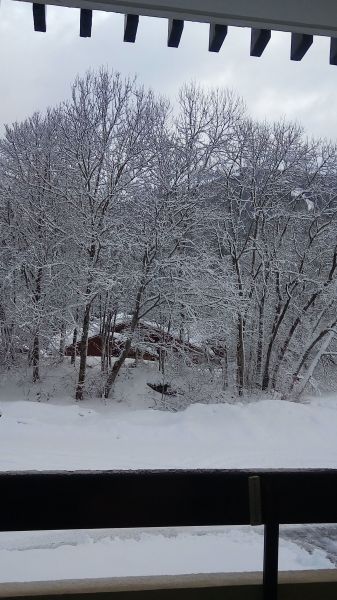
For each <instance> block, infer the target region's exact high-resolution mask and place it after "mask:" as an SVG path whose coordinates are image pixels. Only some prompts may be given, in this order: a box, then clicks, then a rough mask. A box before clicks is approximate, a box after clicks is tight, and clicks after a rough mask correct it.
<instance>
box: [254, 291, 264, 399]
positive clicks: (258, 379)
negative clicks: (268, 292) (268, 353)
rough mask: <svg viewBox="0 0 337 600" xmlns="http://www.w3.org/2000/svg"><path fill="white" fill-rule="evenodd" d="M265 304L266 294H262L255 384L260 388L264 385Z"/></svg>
mask: <svg viewBox="0 0 337 600" xmlns="http://www.w3.org/2000/svg"><path fill="white" fill-rule="evenodd" d="M264 304H265V295H263V296H262V298H261V302H260V306H259V327H258V334H257V350H256V379H255V385H256V386H257V387H258V388H259V389H260V388H261V387H262V358H263V342H264Z"/></svg>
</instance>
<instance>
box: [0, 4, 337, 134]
mask: <svg viewBox="0 0 337 600" xmlns="http://www.w3.org/2000/svg"><path fill="white" fill-rule="evenodd" d="M123 23H124V21H123V16H122V15H116V14H113V13H102V12H101V13H100V12H95V13H94V15H93V31H92V38H91V39H90V38H89V39H82V38H80V37H79V10H76V9H70V8H59V7H52V6H49V7H48V9H47V33H35V32H34V30H33V18H32V6H31V4H29V3H25V2H16V1H13V0H2V2H1V6H0V85H1V95H0V126H1V127H2V126H3V124H4V123H8V122H12V121H15V120H20V119H22V118H23V117H25V116H27V115H29V114H30V113H32V112H33V111H34V110H43V109H44V108H45V107H46V106H48V105H54V104H56V103H58V102H59V101H60V100H62V99H64V98H66V97H67V96H68V95H69V89H70V85H71V82H72V81H73V79H74V78H75V76H76V75H77V74H78V73H80V74H81V73H82V74H83V73H84V72H85V71H86V69H88V68H96V67H99V66H100V65H105V66H107V67H109V68H112V69H115V70H118V71H120V72H121V73H123V74H125V75H127V74H137V75H138V78H139V80H140V81H141V82H143V83H144V84H146V85H147V86H151V87H152V88H153V89H154V90H157V91H160V92H161V93H165V94H167V95H169V96H170V97H171V98H172V99H173V98H174V96H175V94H176V92H177V89H178V88H179V87H180V86H181V84H183V83H184V82H186V81H190V80H194V81H196V82H199V83H200V84H201V85H203V86H226V87H229V88H231V89H233V90H236V91H237V93H238V94H239V95H240V96H242V97H243V99H244V100H245V102H246V104H247V106H248V110H249V112H250V114H252V115H253V116H255V117H257V118H259V119H265V118H266V119H277V118H279V117H283V116H285V117H287V118H288V119H291V120H296V121H299V122H301V123H302V124H303V125H304V127H305V128H306V130H307V132H308V133H309V135H315V136H324V137H329V138H332V139H333V140H337V111H336V86H337V67H332V66H330V65H329V39H328V38H322V37H321V38H319V37H316V38H315V39H314V44H313V46H312V47H311V48H310V50H309V51H308V54H307V55H306V56H305V57H304V59H303V60H302V62H299V63H296V62H292V61H290V60H289V53H290V34H289V33H277V32H273V33H272V39H271V41H270V43H269V45H268V46H267V49H266V50H265V52H264V55H263V57H262V58H251V57H250V56H249V44H250V30H249V29H240V28H234V27H230V28H229V31H228V36H227V38H226V40H225V42H224V44H223V47H222V49H221V51H220V53H219V54H213V53H210V52H208V50H207V46H208V25H205V24H199V23H185V28H184V32H183V36H182V40H181V44H180V47H179V49H174V48H167V47H166V42H167V21H166V20H165V19H150V18H145V17H143V18H141V19H140V23H139V27H138V35H137V40H136V43H135V44H126V43H124V42H123Z"/></svg>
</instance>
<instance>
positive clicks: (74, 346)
mask: <svg viewBox="0 0 337 600" xmlns="http://www.w3.org/2000/svg"><path fill="white" fill-rule="evenodd" d="M77 333H78V332H77V327H75V329H74V333H73V342H72V345H71V360H70V363H71V364H72V365H75V362H76V353H77Z"/></svg>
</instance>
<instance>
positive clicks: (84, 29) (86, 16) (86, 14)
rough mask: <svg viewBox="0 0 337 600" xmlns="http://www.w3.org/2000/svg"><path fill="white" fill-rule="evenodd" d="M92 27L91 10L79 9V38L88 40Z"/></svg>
mask: <svg viewBox="0 0 337 600" xmlns="http://www.w3.org/2000/svg"><path fill="white" fill-rule="evenodd" d="M91 27H92V10H88V9H87V8H82V9H81V15H80V37H83V38H88V37H91Z"/></svg>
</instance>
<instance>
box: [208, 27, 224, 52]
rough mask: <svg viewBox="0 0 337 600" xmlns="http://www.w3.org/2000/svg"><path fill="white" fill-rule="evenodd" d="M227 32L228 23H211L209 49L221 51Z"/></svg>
mask: <svg viewBox="0 0 337 600" xmlns="http://www.w3.org/2000/svg"><path fill="white" fill-rule="evenodd" d="M227 32H228V27H227V25H219V24H218V23H211V24H210V26H209V44H208V50H209V51H210V52H219V50H220V48H221V46H222V44H223V43H224V40H225V37H226V35H227Z"/></svg>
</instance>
